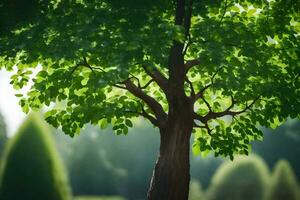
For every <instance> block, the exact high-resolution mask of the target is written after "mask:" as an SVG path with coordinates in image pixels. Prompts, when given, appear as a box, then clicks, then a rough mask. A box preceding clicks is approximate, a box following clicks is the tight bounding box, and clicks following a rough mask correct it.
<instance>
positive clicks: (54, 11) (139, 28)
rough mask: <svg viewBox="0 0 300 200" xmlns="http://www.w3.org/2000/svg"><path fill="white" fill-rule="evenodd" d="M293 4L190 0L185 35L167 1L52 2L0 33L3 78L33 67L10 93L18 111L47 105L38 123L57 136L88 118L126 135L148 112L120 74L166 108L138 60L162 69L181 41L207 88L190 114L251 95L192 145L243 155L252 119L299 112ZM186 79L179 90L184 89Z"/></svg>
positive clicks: (192, 73)
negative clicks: (42, 121) (17, 99)
mask: <svg viewBox="0 0 300 200" xmlns="http://www.w3.org/2000/svg"><path fill="white" fill-rule="evenodd" d="M297 3H298V2H297V1H284V0H278V1H263V2H262V1H258V0H246V1H238V2H234V1H195V2H194V6H193V13H192V18H191V28H190V31H189V37H186V36H185V33H186V30H184V27H183V26H182V25H174V13H175V12H174V10H175V7H176V6H175V5H174V4H173V2H171V1H165V0H162V1H151V0H147V1H143V2H136V1H134V0H128V1H119V0H113V1H85V0H82V1H55V2H54V3H53V4H51V5H49V6H42V7H40V12H38V14H40V13H43V15H40V16H39V17H38V18H32V19H31V22H30V23H29V22H28V23H27V22H24V23H23V24H20V25H18V26H14V29H13V30H12V32H11V33H7V34H5V35H1V37H0V43H1V46H0V67H2V65H4V66H5V68H6V69H8V70H12V69H13V66H15V65H17V68H18V71H17V72H16V73H15V75H13V76H12V81H11V83H12V84H13V86H14V88H15V89H21V88H23V87H24V86H26V85H27V84H28V82H29V80H30V79H32V77H31V76H32V75H31V71H32V68H35V67H36V65H37V63H40V64H41V65H42V70H41V71H40V72H39V73H38V74H37V75H36V77H35V78H34V79H33V86H32V88H31V89H30V91H29V93H28V94H27V96H26V95H22V94H20V93H18V94H17V96H18V97H20V98H21V99H20V105H21V106H22V107H23V110H24V111H25V112H28V111H29V109H30V108H33V109H39V108H42V107H43V106H45V105H46V106H48V108H49V112H48V113H47V114H46V116H45V117H46V119H47V121H48V122H49V123H50V124H52V125H53V126H54V127H61V128H62V129H63V131H64V132H65V133H66V134H69V135H70V136H74V135H75V134H77V133H79V131H80V129H81V128H83V127H84V125H85V124H88V123H91V124H94V125H99V126H100V127H102V128H105V127H107V126H108V125H109V124H111V125H112V127H113V129H114V130H115V132H116V133H117V134H127V133H128V130H129V128H131V127H132V126H133V123H132V121H131V119H133V118H135V117H138V116H139V115H140V114H141V112H144V113H143V114H145V113H146V114H149V116H150V118H151V116H154V115H153V113H152V111H151V109H150V108H149V106H147V105H146V104H145V103H144V102H143V101H142V100H141V99H140V98H138V97H136V96H134V95H133V94H131V93H130V92H126V88H125V85H124V81H125V80H130V81H132V83H133V84H134V85H135V86H137V87H138V89H141V90H142V91H143V92H145V94H147V95H148V96H149V97H150V98H153V99H155V100H156V101H157V103H158V104H160V105H161V106H162V107H163V111H164V112H166V113H168V109H169V108H168V99H167V98H166V96H165V94H164V92H163V91H162V89H161V88H160V87H159V86H158V84H157V83H155V81H153V80H151V78H153V77H151V76H149V74H148V73H147V72H146V71H145V68H146V69H148V70H149V72H150V73H152V72H153V71H152V70H153V69H154V68H156V69H158V70H159V71H160V72H161V73H162V74H163V75H165V76H166V77H168V58H169V53H170V48H171V46H172V43H173V41H177V42H180V43H184V44H185V45H186V46H188V49H187V51H186V52H184V53H185V57H184V59H185V61H187V60H195V59H197V60H198V61H199V63H200V64H199V65H197V66H194V67H192V68H191V69H190V70H189V72H188V74H187V77H188V78H189V80H190V81H191V83H192V85H193V86H194V88H193V89H194V90H195V92H198V91H200V90H201V89H203V88H205V87H207V89H206V90H205V91H203V92H204V93H203V95H202V96H201V97H202V98H199V99H198V100H197V101H196V103H195V106H194V107H195V109H194V110H195V112H196V113H197V114H198V115H200V116H206V115H208V114H209V113H214V112H215V113H222V112H223V111H226V110H227V109H228V108H230V109H229V110H230V111H232V112H239V111H243V109H245V108H247V106H248V105H249V104H251V102H252V101H254V100H255V99H259V100H258V101H256V102H255V103H254V104H253V106H252V107H251V109H250V108H249V109H246V110H245V111H246V112H240V113H239V114H241V115H238V114H237V115H234V117H232V115H231V116H230V115H228V114H226V115H222V116H221V117H213V118H212V119H210V120H208V121H207V124H204V125H205V126H207V127H208V128H209V129H205V128H203V129H200V131H199V130H197V131H196V133H195V144H194V146H193V151H194V152H195V153H197V152H198V153H199V152H200V153H201V154H202V155H206V154H208V152H214V153H215V155H224V156H228V157H230V158H232V157H233V155H234V154H235V153H241V154H248V153H249V144H250V142H251V141H253V140H256V139H261V132H260V131H259V129H257V128H256V126H259V125H260V126H268V127H269V126H271V127H274V128H275V127H276V126H277V125H279V124H280V123H281V122H282V121H284V120H285V119H286V118H288V117H294V118H295V117H299V113H300V106H299V105H298V104H299V102H300V90H299V88H300V80H299V71H300V70H299V69H300V64H299V57H300V51H299V44H300V43H299V41H300V40H299V32H300V31H299V30H300V29H299V27H300V26H299V23H300V20H299V19H300V18H299V5H298V4H297ZM0 9H1V8H0ZM186 46H185V47H186ZM166 82H168V81H166ZM190 85H191V84H189V83H188V82H187V83H186V84H185V89H186V91H185V93H186V95H190V94H191V93H192V92H193V91H192V88H191V86H190ZM209 85H210V86H209ZM208 86H209V87H208ZM127 89H128V88H127ZM232 98H234V100H235V105H233V106H232V107H230V106H231V104H232ZM55 104H56V105H55ZM57 104H59V105H60V106H57ZM54 105H55V106H54ZM53 106H54V107H53ZM227 111H228V110H227ZM202 125H203V124H200V125H199V126H202ZM207 127H206V128H207ZM208 130H209V131H208Z"/></svg>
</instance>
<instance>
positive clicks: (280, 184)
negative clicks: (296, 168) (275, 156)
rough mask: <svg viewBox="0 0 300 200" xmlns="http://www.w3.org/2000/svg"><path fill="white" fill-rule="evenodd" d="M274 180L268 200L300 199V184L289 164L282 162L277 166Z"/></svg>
mask: <svg viewBox="0 0 300 200" xmlns="http://www.w3.org/2000/svg"><path fill="white" fill-rule="evenodd" d="M272 179H273V180H272V185H271V190H270V191H269V194H268V200H281V199H286V200H298V199H300V188H299V183H298V181H297V179H296V178H295V175H294V172H293V170H292V168H291V166H290V164H289V163H288V162H286V161H284V160H281V161H279V162H278V163H277V164H276V166H275V169H274V171H273V175H272Z"/></svg>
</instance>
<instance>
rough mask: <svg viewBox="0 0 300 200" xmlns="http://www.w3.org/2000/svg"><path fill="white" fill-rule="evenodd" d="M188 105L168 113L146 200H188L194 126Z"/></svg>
mask: <svg viewBox="0 0 300 200" xmlns="http://www.w3.org/2000/svg"><path fill="white" fill-rule="evenodd" d="M183 105H185V107H183ZM188 105H189V104H188V103H187V102H185V103H184V102H182V105H181V106H180V107H177V108H180V109H174V110H173V111H170V113H169V118H168V123H167V125H166V128H165V129H161V130H160V133H161V145H160V152H159V157H158V160H157V163H156V166H155V169H154V172H153V177H152V180H151V186H150V189H149V191H148V200H187V199H188V193H189V181H190V172H189V171H190V160H189V153H190V136H191V132H192V126H193V124H192V120H191V116H190V114H189V113H190V112H189V106H188ZM177 106H179V105H177Z"/></svg>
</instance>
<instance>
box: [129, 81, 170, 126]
mask: <svg viewBox="0 0 300 200" xmlns="http://www.w3.org/2000/svg"><path fill="white" fill-rule="evenodd" d="M124 84H125V87H126V89H127V90H128V91H129V92H130V93H132V94H133V95H134V96H136V97H138V98H139V99H141V100H143V101H144V102H145V103H146V104H147V106H148V107H149V108H150V109H151V110H152V111H153V113H154V114H155V116H156V118H157V120H158V121H159V124H160V125H163V124H164V122H165V121H166V118H167V114H166V113H165V112H164V110H163V107H162V106H161V105H160V104H159V103H158V102H157V101H156V100H155V99H154V98H152V97H150V96H148V95H147V94H146V93H144V92H143V91H142V89H140V88H138V87H137V86H136V85H134V84H133V83H132V81H131V80H129V79H128V80H126V81H124Z"/></svg>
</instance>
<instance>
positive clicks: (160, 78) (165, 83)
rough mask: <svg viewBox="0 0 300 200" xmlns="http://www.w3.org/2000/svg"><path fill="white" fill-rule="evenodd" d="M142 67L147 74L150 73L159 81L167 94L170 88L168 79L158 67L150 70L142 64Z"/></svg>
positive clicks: (158, 83) (149, 74)
mask: <svg viewBox="0 0 300 200" xmlns="http://www.w3.org/2000/svg"><path fill="white" fill-rule="evenodd" d="M142 67H143V69H144V71H145V72H146V74H148V76H150V77H151V78H152V79H153V80H154V81H155V82H156V83H157V85H159V87H160V88H161V89H162V90H163V91H164V92H165V94H167V93H168V88H169V86H168V79H167V78H166V77H165V76H164V75H163V74H162V73H161V72H160V71H158V69H156V68H153V69H151V70H149V69H148V68H147V67H146V66H145V65H142Z"/></svg>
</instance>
